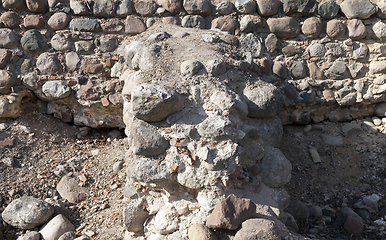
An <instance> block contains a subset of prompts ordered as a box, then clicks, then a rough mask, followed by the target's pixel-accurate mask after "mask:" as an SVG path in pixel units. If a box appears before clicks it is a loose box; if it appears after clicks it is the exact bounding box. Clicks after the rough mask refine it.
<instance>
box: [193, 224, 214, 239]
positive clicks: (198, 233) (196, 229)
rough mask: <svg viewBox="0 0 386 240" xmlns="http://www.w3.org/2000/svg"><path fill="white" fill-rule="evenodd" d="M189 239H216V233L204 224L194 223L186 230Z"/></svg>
mask: <svg viewBox="0 0 386 240" xmlns="http://www.w3.org/2000/svg"><path fill="white" fill-rule="evenodd" d="M188 237H189V240H217V237H216V235H215V234H214V233H213V232H212V231H211V230H210V229H209V228H207V227H206V226H205V225H204V224H194V225H192V226H190V227H189V230H188Z"/></svg>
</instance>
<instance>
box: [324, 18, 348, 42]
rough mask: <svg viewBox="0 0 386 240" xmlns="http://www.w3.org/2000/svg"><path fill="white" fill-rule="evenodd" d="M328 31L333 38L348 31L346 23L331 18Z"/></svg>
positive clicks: (341, 35)
mask: <svg viewBox="0 0 386 240" xmlns="http://www.w3.org/2000/svg"><path fill="white" fill-rule="evenodd" d="M326 33H327V35H328V36H329V37H331V38H340V37H343V35H344V34H345V33H346V25H345V24H344V23H343V22H342V21H340V20H335V19H333V20H330V21H328V22H327V27H326Z"/></svg>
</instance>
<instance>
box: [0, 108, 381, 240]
mask: <svg viewBox="0 0 386 240" xmlns="http://www.w3.org/2000/svg"><path fill="white" fill-rule="evenodd" d="M35 107H36V106H35V105H31V106H28V107H27V108H26V111H25V114H23V115H22V116H21V117H19V118H17V119H3V120H0V129H1V130H0V140H2V139H5V138H9V139H12V138H14V139H15V140H14V142H13V145H12V146H9V147H3V148H0V150H1V151H0V160H2V159H4V158H11V159H12V160H14V166H12V167H11V166H8V165H7V164H4V163H2V161H0V189H1V191H0V208H1V209H0V210H3V209H4V208H5V207H6V206H7V205H8V204H9V203H10V202H11V201H12V200H14V199H16V198H19V197H21V196H25V195H29V196H34V197H37V198H41V199H47V200H48V201H49V202H51V203H53V204H54V205H55V210H56V211H57V212H60V213H63V214H65V215H66V216H67V217H68V219H69V220H70V221H71V222H72V223H73V224H74V225H75V227H76V233H77V235H78V236H81V235H84V236H89V238H90V239H122V238H123V235H124V227H123V222H122V214H121V212H122V205H123V203H122V201H123V194H122V190H123V187H124V185H125V170H124V169H122V170H120V171H119V172H118V173H117V174H116V173H114V172H113V170H112V166H113V164H114V163H115V162H117V161H124V157H125V153H126V151H127V149H128V146H127V139H125V138H123V137H120V138H118V139H113V138H112V137H111V136H109V133H110V132H111V131H112V129H98V130H95V129H88V128H82V127H78V126H73V125H71V124H67V123H64V122H62V121H60V120H58V119H56V118H54V117H52V116H50V115H46V114H42V113H40V112H39V111H37V110H36V109H35ZM357 122H358V124H359V125H361V124H362V121H360V120H358V121H357ZM343 124H345V123H330V122H324V123H320V124H315V125H311V126H309V127H308V129H305V126H295V125H291V126H285V127H284V135H283V139H282V141H281V143H280V145H279V148H280V149H281V150H282V152H283V153H284V155H286V157H287V158H288V159H289V160H290V161H291V162H292V165H293V171H292V180H291V182H290V183H289V184H288V185H287V186H286V188H287V191H288V192H289V194H290V195H291V197H293V198H297V199H299V200H301V201H303V202H304V203H306V204H307V205H308V206H312V205H319V206H321V207H323V206H330V207H332V208H334V209H338V208H339V207H341V206H342V205H343V204H347V205H348V206H349V207H352V208H354V204H355V203H356V202H357V201H358V200H359V199H361V198H362V197H363V196H365V195H371V194H373V193H375V194H378V195H379V196H380V197H382V198H381V200H380V204H379V208H378V209H379V210H378V211H377V212H374V213H371V214H370V218H369V219H365V220H364V222H365V230H364V234H363V236H361V237H360V238H358V239H386V231H385V230H384V227H383V226H378V225H376V224H374V220H376V219H379V218H380V217H381V216H380V214H379V211H380V210H381V209H382V208H383V207H384V206H385V205H386V199H385V198H383V197H384V196H386V189H385V188H384V185H383V184H385V183H386V180H385V177H386V170H385V168H386V165H385V159H386V155H385V153H386V141H385V140H386V135H385V128H384V126H383V125H381V126H378V127H376V128H375V129H377V132H376V133H375V130H374V129H373V130H371V129H370V130H369V129H366V130H367V132H366V131H365V130H363V131H359V132H355V134H351V135H349V136H344V134H343V133H342V126H343ZM87 131H88V132H87ZM371 131H373V132H371ZM121 133H122V136H124V135H123V131H122V130H121ZM322 134H329V135H335V136H338V135H339V136H342V137H343V139H344V144H343V145H341V146H329V145H327V144H325V143H324V142H323V141H322V138H321V135H322ZM310 146H313V147H314V148H315V149H317V151H318V153H319V155H320V157H321V160H322V162H321V163H314V162H313V160H312V158H311V156H310V153H309V151H308V149H309V147H310ZM74 157H76V159H80V161H79V162H78V163H77V164H76V165H75V167H72V169H71V171H70V173H69V174H70V175H72V176H73V177H76V178H79V179H80V181H81V182H82V183H83V185H84V186H85V187H86V188H87V189H88V190H89V192H90V197H89V198H88V199H87V200H86V201H84V202H82V203H79V204H70V203H67V202H64V201H63V200H61V198H60V196H59V194H58V192H57V191H56V185H57V183H58V181H59V180H60V178H59V177H58V176H56V175H55V174H54V170H55V168H56V167H57V166H58V165H60V164H66V161H67V160H69V159H73V158H74ZM311 228H316V229H318V233H316V234H315V233H313V234H311V233H310V232H309V229H311ZM4 232H5V237H6V239H16V238H17V237H18V236H20V235H21V234H23V233H24V232H25V231H22V230H17V229H14V228H12V227H10V226H5V231H4ZM302 234H303V235H305V236H308V237H310V238H316V239H353V238H352V237H351V236H349V235H347V234H346V233H345V231H344V230H343V229H341V228H337V227H335V226H334V221H332V222H331V223H327V224H325V225H320V222H319V223H314V222H310V223H309V226H308V228H307V229H303V230H302Z"/></svg>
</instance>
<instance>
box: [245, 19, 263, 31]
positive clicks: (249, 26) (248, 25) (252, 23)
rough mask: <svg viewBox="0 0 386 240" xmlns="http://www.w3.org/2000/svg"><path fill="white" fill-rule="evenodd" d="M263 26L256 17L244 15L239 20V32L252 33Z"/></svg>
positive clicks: (260, 20)
mask: <svg viewBox="0 0 386 240" xmlns="http://www.w3.org/2000/svg"><path fill="white" fill-rule="evenodd" d="M262 26H263V21H262V19H261V18H260V16H258V15H244V16H243V18H242V19H241V20H240V31H242V32H254V31H256V30H258V29H259V28H261V27H262Z"/></svg>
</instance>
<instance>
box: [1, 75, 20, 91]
mask: <svg viewBox="0 0 386 240" xmlns="http://www.w3.org/2000/svg"><path fill="white" fill-rule="evenodd" d="M19 84H20V80H19V79H17V78H16V76H15V75H14V74H12V73H11V72H9V71H6V70H0V93H9V92H10V90H11V87H12V86H16V85H19Z"/></svg>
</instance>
